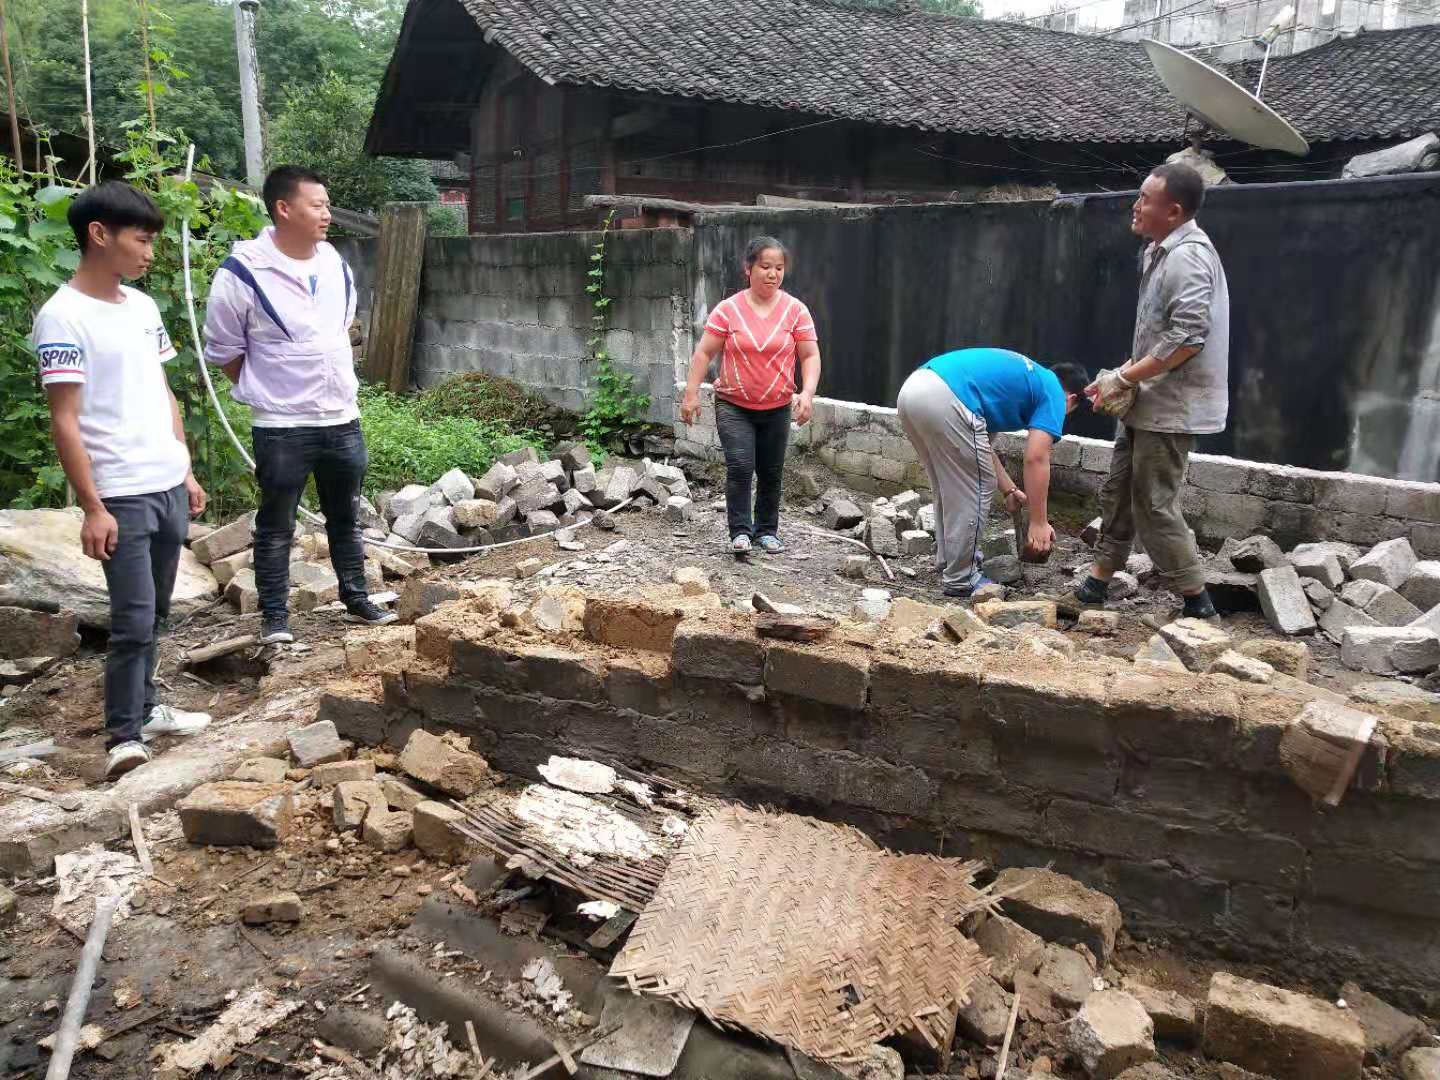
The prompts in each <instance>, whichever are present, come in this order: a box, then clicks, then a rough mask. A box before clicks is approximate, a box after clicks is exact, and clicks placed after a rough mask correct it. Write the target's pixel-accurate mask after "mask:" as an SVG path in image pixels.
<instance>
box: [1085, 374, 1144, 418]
mask: <svg viewBox="0 0 1440 1080" xmlns="http://www.w3.org/2000/svg"><path fill="white" fill-rule="evenodd" d="M1095 389H1096V394H1095V399H1094V401H1093V402H1092V403H1091V407H1092V408H1093V409H1094V410H1095V411H1096V412H1098V413H1101V414H1103V415H1105V416H1113V417H1115V419H1117V420H1119V419H1122V418H1123V417H1124V416H1125V414H1126V413H1128V412H1129V411H1130V407H1131V406H1132V405H1134V404H1135V385H1134V384H1133V383H1132V384H1131V385H1129V386H1126V385H1125V384H1124V383H1123V382H1121V381H1120V372H1119V371H1114V370H1111V369H1109V368H1106V369H1105V370H1104V371H1102V372H1100V374H1099V375H1097V376H1096V378H1095Z"/></svg>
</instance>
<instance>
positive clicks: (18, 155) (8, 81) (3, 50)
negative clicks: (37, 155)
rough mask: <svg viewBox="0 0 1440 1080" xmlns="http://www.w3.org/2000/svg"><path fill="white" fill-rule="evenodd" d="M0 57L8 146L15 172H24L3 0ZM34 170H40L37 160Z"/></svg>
mask: <svg viewBox="0 0 1440 1080" xmlns="http://www.w3.org/2000/svg"><path fill="white" fill-rule="evenodd" d="M0 56H3V57H4V60H5V97H6V101H7V103H8V104H9V107H10V144H11V145H12V146H13V147H14V148H15V171H16V172H24V171H25V157H24V152H25V151H24V148H23V147H22V146H21V145H20V118H19V117H18V116H16V115H15V76H14V75H13V74H12V73H11V71H10V28H9V25H8V24H7V23H6V21H5V0H0ZM35 168H36V169H37V170H38V169H39V168H40V164H39V161H38V159H37V161H36V164H35Z"/></svg>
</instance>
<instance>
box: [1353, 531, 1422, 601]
mask: <svg viewBox="0 0 1440 1080" xmlns="http://www.w3.org/2000/svg"><path fill="white" fill-rule="evenodd" d="M1418 561H1419V560H1418V559H1417V558H1416V557H1415V550H1414V548H1412V547H1411V546H1410V541H1409V540H1407V539H1406V538H1405V537H1403V536H1397V537H1396V538H1395V539H1394V540H1385V541H1383V542H1382V543H1379V544H1376V545H1375V546H1374V547H1373V548H1371V549H1370V550H1369V551H1368V552H1366V553H1365V555H1363V556H1361V557H1360V558H1358V559H1356V560H1355V561H1354V562H1353V563H1351V564H1350V576H1351V577H1352V578H1355V579H1357V580H1362V581H1378V582H1380V584H1381V585H1388V586H1390V588H1392V589H1398V588H1400V587H1401V586H1402V585H1404V584H1405V582H1406V581H1408V580H1409V578H1410V573H1411V571H1412V570H1414V569H1415V564H1416V563H1417V562H1418Z"/></svg>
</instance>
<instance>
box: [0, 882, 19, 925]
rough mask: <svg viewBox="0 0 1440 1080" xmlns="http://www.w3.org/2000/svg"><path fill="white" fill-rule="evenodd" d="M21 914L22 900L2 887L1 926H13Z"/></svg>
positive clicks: (0, 891) (0, 902)
mask: <svg viewBox="0 0 1440 1080" xmlns="http://www.w3.org/2000/svg"><path fill="white" fill-rule="evenodd" d="M19 914H20V898H19V897H18V896H16V895H15V893H14V892H12V891H11V890H10V889H9V888H7V887H6V886H4V885H0V926H10V925H12V924H13V923H14V922H15V920H16V918H17V917H18V916H19Z"/></svg>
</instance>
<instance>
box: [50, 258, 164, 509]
mask: <svg viewBox="0 0 1440 1080" xmlns="http://www.w3.org/2000/svg"><path fill="white" fill-rule="evenodd" d="M121 292H122V293H123V294H124V297H125V299H124V300H123V302H121V303H116V304H112V303H110V302H108V301H105V300H97V299H95V297H93V296H86V295H85V294H84V293H82V292H80V291H79V290H78V289H74V288H72V287H71V286H69V285H62V286H60V288H59V289H58V290H56V292H55V295H54V296H52V297H51V298H50V299H49V300H47V301H46V302H45V306H44V307H42V308H41V309H40V314H39V315H37V316H35V327H34V329H33V331H32V332H31V337H30V341H31V344H33V345H34V347H35V354H36V356H37V357H38V358H39V362H40V382H41V384H42V385H44V386H54V385H57V384H60V383H81V384H83V386H84V389H83V390H82V391H81V400H80V437H81V440H82V442H83V443H84V444H85V452H86V453H87V454H89V455H90V471H91V475H92V476H93V478H94V480H95V489H96V491H97V492H98V493H99V495H100V497H101V498H105V499H112V498H119V497H121V496H125V495H147V494H151V493H153V492H157V491H169V490H170V489H171V488H173V487H175V486H176V485H177V484H179V483H181V482H182V481H183V480H184V479H185V474H186V473H187V472H189V470H190V454H189V451H187V450H186V448H185V444H184V443H182V442H180V440H178V439H176V438H175V425H174V419H173V417H172V415H171V412H170V394H169V389H168V387H167V384H166V381H165V369H164V366H163V365H164V364H165V362H166V361H167V360H170V359H172V358H173V357H174V356H175V346H174V345H172V344H171V342H170V335H169V334H168V333H166V332H165V324H164V322H163V321H162V320H161V318H160V309H159V308H157V307H156V306H155V301H154V300H152V299H150V297H148V296H146V295H145V294H144V293H142V292H140V291H139V290H138V289H131V288H129V287H127V286H121Z"/></svg>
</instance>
